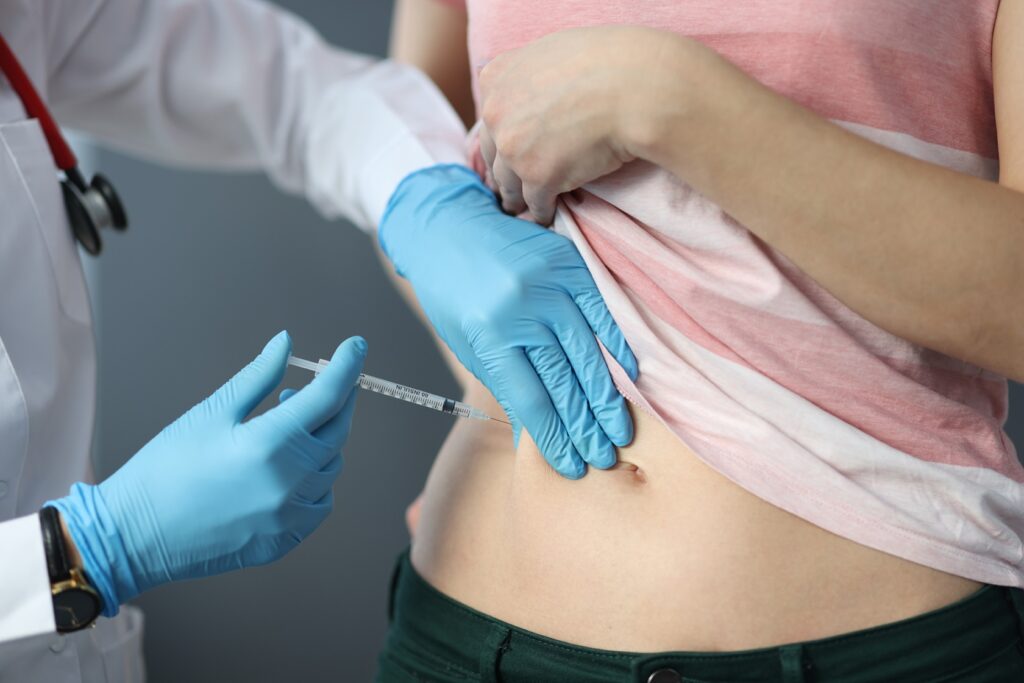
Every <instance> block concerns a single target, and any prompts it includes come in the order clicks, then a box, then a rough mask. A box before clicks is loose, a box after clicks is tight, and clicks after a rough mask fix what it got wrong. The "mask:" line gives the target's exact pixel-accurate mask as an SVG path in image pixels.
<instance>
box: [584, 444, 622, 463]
mask: <svg viewBox="0 0 1024 683" xmlns="http://www.w3.org/2000/svg"><path fill="white" fill-rule="evenodd" d="M616 460H618V458H617V456H616V455H615V447H614V446H612V444H611V442H609V441H605V442H604V443H603V444H602V445H601V446H600V447H599V448H598V452H597V453H596V454H595V455H594V456H593V457H592V458H591V459H590V461H589V462H590V464H591V465H593V466H594V467H596V468H597V469H599V470H606V469H608V468H609V467H611V466H612V465H614V464H615V462H616Z"/></svg>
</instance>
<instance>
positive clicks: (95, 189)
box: [60, 168, 128, 256]
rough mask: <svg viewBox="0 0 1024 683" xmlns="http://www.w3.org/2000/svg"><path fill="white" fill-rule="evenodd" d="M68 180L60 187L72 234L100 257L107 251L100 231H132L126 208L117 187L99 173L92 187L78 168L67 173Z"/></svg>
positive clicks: (85, 247)
mask: <svg viewBox="0 0 1024 683" xmlns="http://www.w3.org/2000/svg"><path fill="white" fill-rule="evenodd" d="M64 176H65V177H64V179H63V180H62V181H61V183H60V186H61V190H62V191H63V193H64V208H65V209H66V211H67V214H68V222H69V223H70V224H71V232H72V234H73V235H74V236H75V239H77V240H78V243H79V244H81V245H82V248H83V249H85V250H86V251H87V252H89V253H90V254H92V255H93V256H96V255H97V254H99V253H100V250H101V249H102V248H103V242H102V241H101V240H100V230H102V229H103V228H106V227H111V228H113V229H114V230H117V231H119V232H120V231H123V230H124V229H125V228H127V227H128V216H127V215H126V214H125V211H124V205H123V204H121V198H120V197H118V196H117V190H115V189H114V186H113V185H111V184H110V181H109V180H107V179H106V177H105V176H103V175H101V174H99V173H97V174H96V175H94V176H93V178H92V182H91V183H89V184H88V185H86V184H85V179H84V178H83V177H82V174H81V173H79V172H78V169H77V168H71V169H69V170H67V171H64Z"/></svg>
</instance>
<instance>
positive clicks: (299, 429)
mask: <svg viewBox="0 0 1024 683" xmlns="http://www.w3.org/2000/svg"><path fill="white" fill-rule="evenodd" d="M290 351H291V340H290V339H289V337H288V335H287V333H284V332H282V333H281V334H279V335H277V336H276V337H274V338H273V339H272V340H271V341H270V343H268V344H267V346H266V347H265V348H264V349H263V352H262V353H261V354H260V355H259V356H258V357H257V358H256V359H255V360H254V361H252V362H251V363H250V364H249V365H248V366H247V367H246V368H244V369H243V370H242V371H241V372H239V373H238V374H237V375H235V376H234V377H233V378H232V379H231V380H230V381H229V382H228V383H227V384H225V385H224V386H222V387H221V388H220V389H218V390H217V391H216V392H215V393H214V394H213V395H212V396H210V397H209V398H207V399H206V400H205V401H203V402H202V403H200V404H199V405H197V406H195V407H194V408H192V409H191V410H189V411H188V412H187V413H185V415H183V416H182V417H180V418H179V419H178V420H177V421H176V422H174V423H173V424H171V425H170V426H169V427H167V428H165V429H164V430H163V431H162V432H160V434H158V435H157V436H156V437H155V438H154V439H153V440H152V441H150V442H149V443H148V444H146V446H145V447H143V449H142V450H141V451H139V452H138V453H136V454H135V455H134V456H133V457H132V458H131V459H130V460H129V461H128V462H127V463H125V464H124V466H123V467H121V469H119V470H118V471H117V472H115V473H114V474H113V475H111V477H110V478H109V479H107V480H106V481H104V482H102V483H100V484H98V485H96V486H90V485H87V484H75V485H74V486H72V487H71V493H70V495H68V496H67V497H66V498H61V499H60V500H56V501H52V502H51V503H48V505H53V506H55V507H57V508H58V509H59V510H60V513H61V517H62V518H63V520H64V523H65V524H66V525H67V527H68V531H69V533H70V535H71V537H72V539H73V540H74V542H75V545H76V546H77V548H78V551H79V553H80V554H81V556H82V564H83V568H84V569H85V572H86V574H87V576H88V577H89V580H90V582H91V583H92V584H93V585H94V586H95V587H96V589H97V591H98V592H99V593H100V596H101V598H102V599H103V610H104V611H103V613H104V614H105V615H107V616H112V615H114V614H117V611H118V607H119V605H120V604H121V603H122V602H125V601H126V600H129V599H131V598H132V597H134V596H135V595H137V594H139V593H141V592H143V591H145V590H148V589H150V588H153V587H155V586H158V585H160V584H162V583H165V582H168V581H175V580H179V579H188V578H197V577H202V576H210V575H213V574H219V573H222V572H226V571H229V570H232V569H240V568H242V567H249V566H253V565H261V564H266V563H268V562H272V561H273V560H276V559H278V558H280V557H282V556H284V555H285V554H286V553H287V552H288V551H289V550H291V549H292V548H294V547H295V546H297V545H298V544H299V543H300V542H301V541H302V540H303V539H304V538H305V537H306V536H308V535H309V534H310V533H312V532H313V530H314V529H316V528H317V526H319V525H320V523H321V522H322V521H323V520H324V519H325V518H326V517H327V515H328V513H330V511H331V508H332V506H333V502H334V497H333V493H332V492H331V486H332V485H333V484H334V480H335V478H337V476H338V473H339V472H340V471H341V462H342V458H341V447H342V445H343V444H344V443H345V440H346V438H347V437H348V433H349V429H350V426H351V424H352V412H353V410H354V408H355V391H354V390H353V386H354V384H355V382H356V380H357V379H358V377H359V372H360V370H361V368H362V365H363V358H364V357H365V355H366V342H365V341H364V340H363V339H361V338H359V337H355V338H352V339H349V340H347V341H346V342H345V343H343V344H342V345H341V346H339V347H338V350H337V351H336V352H335V353H334V357H333V358H332V359H331V363H330V365H329V366H328V367H327V368H326V369H325V370H324V371H323V372H321V373H320V374H319V375H318V376H317V377H316V378H315V379H314V380H313V381H312V382H310V383H309V384H308V385H307V386H305V387H303V388H302V390H301V391H299V392H297V393H295V394H294V395H293V396H292V397H291V398H290V399H289V400H288V401H287V402H282V403H281V404H280V405H278V406H276V407H274V408H273V409H271V410H269V411H267V412H266V413H264V414H262V415H260V416H258V417H255V418H253V419H251V420H248V421H246V422H243V421H242V420H244V419H245V417H246V416H247V415H248V414H249V413H250V412H251V411H252V410H253V409H254V408H255V407H256V405H257V404H258V403H259V402H260V401H262V400H263V399H264V398H265V397H266V396H267V395H269V394H270V392H271V391H273V390H274V387H276V386H277V384H278V383H279V382H280V381H281V378H282V377H283V376H284V371H285V366H286V363H287V360H288V354H289V353H290Z"/></svg>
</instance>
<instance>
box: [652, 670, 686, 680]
mask: <svg viewBox="0 0 1024 683" xmlns="http://www.w3.org/2000/svg"><path fill="white" fill-rule="evenodd" d="M682 680H683V677H682V676H681V675H680V674H679V672H678V671H676V670H675V669H658V670H657V671H655V672H654V673H652V674H651V675H650V676H649V677H648V679H647V683H682Z"/></svg>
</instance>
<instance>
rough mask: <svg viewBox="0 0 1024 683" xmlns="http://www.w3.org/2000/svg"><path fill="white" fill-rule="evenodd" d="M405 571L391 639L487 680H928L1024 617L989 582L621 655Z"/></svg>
mask: <svg viewBox="0 0 1024 683" xmlns="http://www.w3.org/2000/svg"><path fill="white" fill-rule="evenodd" d="M395 572H396V573H395V576H394V578H393V581H392V596H391V600H392V607H391V614H392V619H393V625H392V633H391V638H392V639H399V640H400V639H403V638H407V639H409V640H410V641H411V642H416V643H419V644H420V645H419V646H420V647H422V646H424V644H426V646H427V647H429V649H430V650H431V651H432V652H433V653H435V654H437V655H438V656H439V657H441V658H443V659H444V660H445V661H446V662H450V663H451V664H452V666H454V667H456V668H458V669H461V670H464V671H467V672H474V673H477V674H478V675H479V676H480V680H482V681H489V680H493V681H498V680H509V681H511V680H560V681H569V680H581V681H583V680H585V681H594V682H600V681H627V680H628V681H637V682H640V683H646V682H647V681H650V680H654V681H658V680H659V679H658V678H657V677H656V676H655V674H657V672H659V671H664V670H669V671H670V672H678V673H679V674H680V675H681V677H680V678H671V677H666V678H665V679H664V680H670V681H675V680H678V681H684V682H689V681H730V682H732V683H740V682H745V681H779V682H784V683H797V682H801V681H833V680H835V681H839V680H843V681H846V680H857V681H928V680H934V679H938V678H940V677H942V676H946V675H948V674H950V673H951V672H954V671H958V670H962V669H964V668H966V667H968V666H970V665H973V664H974V663H976V662H979V661H982V660H984V659H985V658H986V657H989V656H991V655H992V654H993V653H996V652H999V651H1001V650H1003V649H1006V648H1010V647H1013V646H1014V644H1015V643H1017V642H1018V641H1019V640H1020V638H1021V623H1022V621H1021V619H1022V617H1024V611H1022V612H1018V608H1017V607H1016V606H1015V599H1017V597H1016V596H1014V595H1013V593H1014V592H1015V591H1016V589H1008V588H1005V587H999V586H985V587H983V588H982V589H980V590H979V591H978V592H976V593H975V594H973V595H971V596H968V597H967V598H964V599H963V600H960V601H959V602H956V603H953V604H951V605H947V606H945V607H942V608H940V609H938V610H935V611H932V612H928V613H925V614H921V615H918V616H915V617H912V618H909V619H905V620H901V621H897V622H892V623H889V624H883V625H881V626H877V627H874V628H870V629H865V630H861V631H854V632H850V633H845V634H841V635H837V636H832V637H828V638H822V639H818V640H812V641H805V642H801V643H791V644H787V645H781V646H778V647H768V648H759V649H753V650H743V651H730V652H663V653H653V654H652V653H633V652H616V651H610V650H597V649H593V648H586V647H580V646H576V645H573V644H571V643H565V642H561V641H558V640H554V639H551V638H547V637H545V636H541V635H538V634H535V633H531V632H529V631H526V630H524V629H521V628H518V627H516V626H513V625H511V624H507V623H505V622H502V621H500V620H497V619H494V618H492V617H490V616H488V615H486V614H483V613H482V612H479V611H477V610H474V609H473V608H471V607H469V606H467V605H464V604H462V603H460V602H457V601H456V600H453V599H452V598H449V597H448V596H446V595H444V594H443V593H441V592H440V591H438V590H437V589H435V588H434V587H433V586H431V585H430V584H428V583H427V582H426V581H425V580H424V579H423V578H422V577H421V576H420V575H419V574H418V573H417V572H416V570H415V569H414V568H413V566H412V564H411V563H410V561H409V557H408V552H406V553H403V554H402V556H401V557H400V558H399V560H398V566H397V567H396V569H395ZM1016 592H1018V593H1019V591H1016ZM1020 605H1021V609H1022V610H1024V600H1021V601H1020ZM497 672H500V674H499V673H497Z"/></svg>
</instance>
